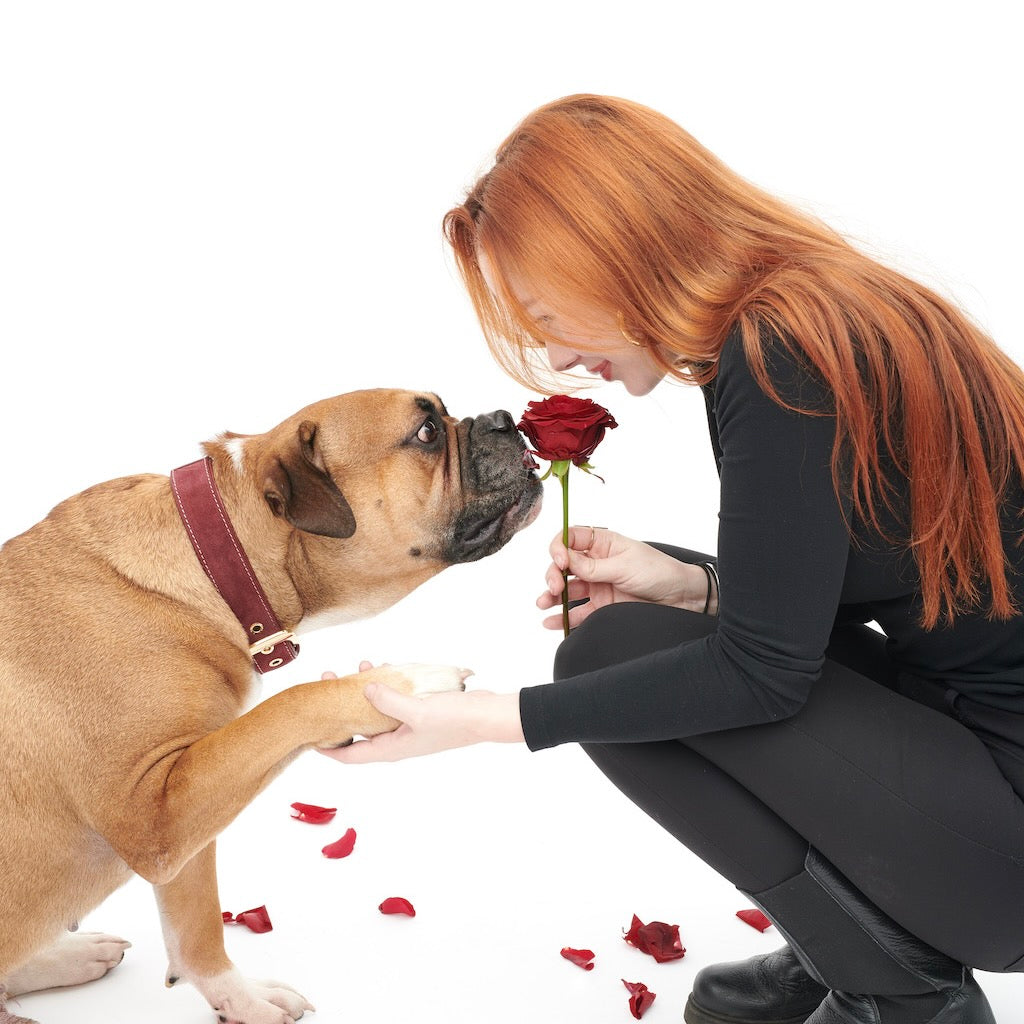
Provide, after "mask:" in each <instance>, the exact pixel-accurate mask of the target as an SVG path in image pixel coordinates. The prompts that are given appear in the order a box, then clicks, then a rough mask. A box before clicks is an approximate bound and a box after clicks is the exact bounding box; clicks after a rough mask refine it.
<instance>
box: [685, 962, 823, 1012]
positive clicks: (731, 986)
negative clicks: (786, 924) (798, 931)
mask: <svg viewBox="0 0 1024 1024" xmlns="http://www.w3.org/2000/svg"><path fill="white" fill-rule="evenodd" d="M827 995H828V989H827V988H825V986H824V985H821V984H819V983H818V982H817V981H815V980H814V978H812V977H811V976H810V975H809V974H808V973H807V971H806V970H805V969H804V967H803V964H801V963H800V961H799V960H798V959H797V958H796V956H795V954H794V953H793V950H792V949H790V948H789V946H783V947H782V949H777V950H775V951H774V952H773V953H765V954H764V955H763V956H755V957H751V958H750V959H749V960H736V961H733V962H732V963H726V964H713V965H712V966H710V967H704V968H702V969H701V970H699V971H698V972H697V976H696V977H695V978H694V979H693V992H692V993H691V995H690V998H689V999H688V1000H687V1002H686V1008H685V1009H684V1010H683V1020H685V1021H686V1024H804V1021H806V1020H807V1018H808V1017H809V1016H810V1015H811V1014H812V1013H813V1012H814V1011H815V1010H816V1009H817V1008H818V1006H819V1004H820V1003H821V1001H822V1000H823V999H824V998H825V996H827Z"/></svg>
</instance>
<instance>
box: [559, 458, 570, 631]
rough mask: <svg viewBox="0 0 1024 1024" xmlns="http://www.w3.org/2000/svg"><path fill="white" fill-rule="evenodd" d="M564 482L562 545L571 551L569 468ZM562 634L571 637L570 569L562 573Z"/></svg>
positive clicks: (563, 479)
mask: <svg viewBox="0 0 1024 1024" xmlns="http://www.w3.org/2000/svg"><path fill="white" fill-rule="evenodd" d="M561 480H562V543H563V544H564V545H565V549H566V551H568V550H569V466H566V467H565V472H564V473H563V474H562V476H561ZM562 582H563V584H564V586H563V587H562V634H563V636H568V635H569V569H568V567H566V569H565V571H564V572H563V573H562Z"/></svg>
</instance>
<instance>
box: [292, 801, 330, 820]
mask: <svg viewBox="0 0 1024 1024" xmlns="http://www.w3.org/2000/svg"><path fill="white" fill-rule="evenodd" d="M292 810H293V811H295V813H294V814H293V815H292V817H293V818H294V819H295V820H296V821H308V822H309V824H310V825H326V824H327V822H329V821H331V820H332V819H333V818H334V816H335V815H336V814H337V813H338V808H337V807H318V806H317V805H316V804H300V803H294V804H292Z"/></svg>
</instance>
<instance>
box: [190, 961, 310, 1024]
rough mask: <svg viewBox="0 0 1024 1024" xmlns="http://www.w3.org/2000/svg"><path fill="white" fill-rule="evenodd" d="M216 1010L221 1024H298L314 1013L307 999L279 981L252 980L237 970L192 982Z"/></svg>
mask: <svg viewBox="0 0 1024 1024" xmlns="http://www.w3.org/2000/svg"><path fill="white" fill-rule="evenodd" d="M193 984H194V985H195V986H196V988H198V989H199V991H200V992H202V994H203V995H204V996H206V998H207V1000H209V1003H210V1005H211V1006H212V1007H213V1011H214V1013H216V1014H217V1020H218V1021H220V1024H295V1022H296V1021H297V1020H299V1018H301V1017H302V1015H303V1014H304V1013H305V1012H306V1010H315V1009H316V1007H315V1006H313V1004H312V1003H311V1002H309V1000H308V999H306V997H305V996H303V995H300V994H299V993H298V992H296V991H295V989H293V988H291V987H290V986H289V985H282V984H281V983H280V982H277V981H252V980H250V979H248V978H243V977H242V976H241V975H240V974H239V973H238V971H235V970H232V971H226V972H225V973H224V974H220V975H217V977H215V978H199V979H193Z"/></svg>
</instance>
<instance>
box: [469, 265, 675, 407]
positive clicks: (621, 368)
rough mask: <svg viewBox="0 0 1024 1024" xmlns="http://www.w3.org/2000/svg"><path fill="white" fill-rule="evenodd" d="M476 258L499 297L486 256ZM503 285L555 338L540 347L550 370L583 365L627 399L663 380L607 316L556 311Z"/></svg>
mask: <svg viewBox="0 0 1024 1024" xmlns="http://www.w3.org/2000/svg"><path fill="white" fill-rule="evenodd" d="M478 258H479V261H480V270H481V272H482V273H483V277H484V280H485V281H486V282H487V286H488V288H490V290H491V292H492V293H493V294H495V295H498V294H500V292H499V291H498V289H497V288H496V283H497V282H496V278H495V276H494V272H493V268H492V267H491V265H490V262H489V261H488V259H487V257H486V256H485V255H484V254H483V253H480V254H479V257H478ZM508 286H509V289H510V290H511V291H512V293H513V294H514V295H515V297H516V299H517V300H518V301H519V302H520V303H521V304H522V306H523V308H524V309H525V310H526V312H527V313H528V314H529V315H530V316H531V317H532V318H533V320H534V321H535V322H536V323H537V325H538V327H541V328H543V329H544V331H545V332H546V333H548V334H550V335H554V336H555V338H556V339H557V341H545V342H544V347H545V349H546V350H547V358H548V363H550V365H551V368H552V369H553V370H555V371H557V372H559V373H562V372H565V371H567V370H571V369H572V368H573V367H576V366H582V367H583V368H584V369H585V370H586V371H587V373H591V374H593V375H594V376H595V377H601V378H602V379H603V380H607V381H612V380H617V381H619V382H620V383H621V384H622V386H623V387H624V388H625V389H626V390H627V391H628V392H629V393H630V394H631V395H646V394H649V393H650V392H651V391H653V390H654V388H655V387H656V386H657V385H658V383H659V382H660V381H661V379H662V378H663V377H664V376H665V371H664V370H662V369H661V367H660V366H658V365H657V364H656V363H655V362H654V360H653V359H652V358H651V353H650V349H649V348H648V347H647V345H646V344H644V345H634V344H632V343H631V342H630V341H629V340H628V339H627V338H626V336H625V335H624V334H623V333H622V331H621V330H620V329H619V325H618V324H617V322H616V321H615V319H614V318H613V317H612V316H610V315H609V314H608V313H606V312H604V311H602V310H597V309H588V308H587V307H585V306H583V305H575V304H574V305H573V307H572V308H571V309H568V308H560V309H557V310H556V309H553V308H551V307H550V306H549V305H548V303H547V302H545V301H544V300H543V299H541V298H538V297H536V296H535V295H534V294H532V293H533V292H534V289H532V288H530V287H529V285H527V284H526V283H524V282H520V281H517V280H515V279H510V280H509V281H508Z"/></svg>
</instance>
